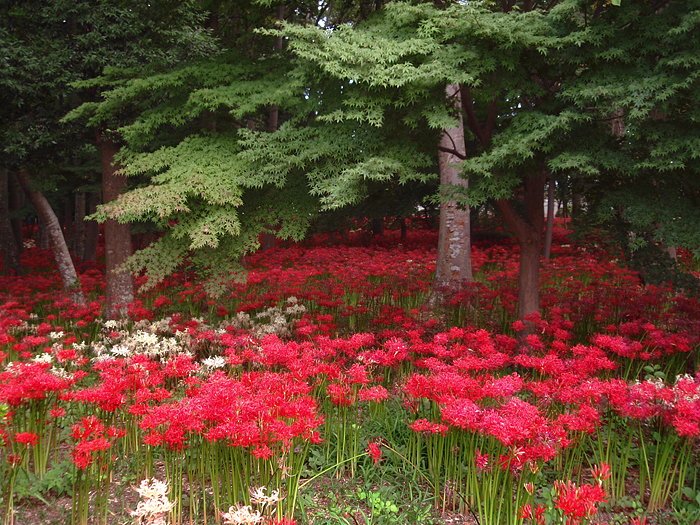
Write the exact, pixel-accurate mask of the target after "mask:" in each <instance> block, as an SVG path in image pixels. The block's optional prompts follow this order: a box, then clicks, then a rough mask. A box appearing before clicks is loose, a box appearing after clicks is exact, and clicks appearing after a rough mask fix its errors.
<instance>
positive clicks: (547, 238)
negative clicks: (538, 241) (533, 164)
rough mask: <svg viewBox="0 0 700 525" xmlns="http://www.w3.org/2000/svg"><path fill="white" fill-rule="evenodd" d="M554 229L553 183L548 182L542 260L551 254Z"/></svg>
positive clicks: (551, 181)
mask: <svg viewBox="0 0 700 525" xmlns="http://www.w3.org/2000/svg"><path fill="white" fill-rule="evenodd" d="M553 229H554V181H553V180H550V181H549V184H548V188H547V227H546V228H545V231H544V254H543V255H544V258H545V259H549V257H550V256H551V254H552V230H553Z"/></svg>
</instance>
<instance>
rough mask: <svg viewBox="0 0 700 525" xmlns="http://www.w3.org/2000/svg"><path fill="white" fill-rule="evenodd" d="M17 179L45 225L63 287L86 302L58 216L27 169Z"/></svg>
mask: <svg viewBox="0 0 700 525" xmlns="http://www.w3.org/2000/svg"><path fill="white" fill-rule="evenodd" d="M17 180H18V181H19V183H20V185H21V186H22V190H24V193H25V194H26V195H27V197H28V198H29V201H30V202H31V203H32V206H34V209H35V210H36V213H37V215H39V219H40V221H41V223H42V224H43V227H44V232H45V235H46V236H47V237H48V239H49V244H50V246H51V249H52V250H53V255H54V258H55V259H56V264H57V265H58V271H59V272H60V274H61V279H62V280H63V288H64V289H65V290H66V293H68V294H69V295H70V297H71V299H72V300H73V301H74V302H76V303H84V302H85V299H84V298H83V292H82V290H81V289H80V280H79V279H78V275H77V273H76V272H75V266H73V259H71V256H70V252H69V251H68V245H67V244H66V239H65V237H63V231H61V225H60V223H59V222H58V218H57V217H56V214H55V213H54V211H53V209H52V208H51V205H50V204H49V202H48V201H47V200H46V197H44V195H43V194H42V193H41V192H40V191H37V190H35V189H33V188H32V182H31V180H30V178H29V174H28V173H27V172H26V170H24V169H21V170H20V171H19V173H18V174H17Z"/></svg>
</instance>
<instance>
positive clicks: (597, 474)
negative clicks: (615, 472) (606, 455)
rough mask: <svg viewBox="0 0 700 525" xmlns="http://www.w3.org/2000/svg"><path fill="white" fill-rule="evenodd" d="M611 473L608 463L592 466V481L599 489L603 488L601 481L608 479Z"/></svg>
mask: <svg viewBox="0 0 700 525" xmlns="http://www.w3.org/2000/svg"><path fill="white" fill-rule="evenodd" d="M611 474H612V471H611V470H610V465H609V464H608V463H601V464H600V465H594V466H593V468H592V469H591V475H592V476H593V479H594V480H595V481H596V483H598V486H599V487H602V486H603V481H605V480H606V479H608V478H609V477H610V475H611Z"/></svg>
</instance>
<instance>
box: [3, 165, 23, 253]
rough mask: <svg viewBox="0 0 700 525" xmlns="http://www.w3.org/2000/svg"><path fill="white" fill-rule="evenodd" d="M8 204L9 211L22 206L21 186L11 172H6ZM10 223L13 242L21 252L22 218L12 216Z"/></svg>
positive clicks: (14, 210)
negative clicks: (13, 237)
mask: <svg viewBox="0 0 700 525" xmlns="http://www.w3.org/2000/svg"><path fill="white" fill-rule="evenodd" d="M8 175H9V177H8V181H7V183H8V195H7V197H8V206H9V208H10V213H13V212H16V211H19V209H20V208H21V207H22V204H23V200H24V196H23V195H22V188H20V187H19V182H17V178H16V177H15V176H14V175H13V174H12V173H9V174H8ZM10 224H11V225H12V233H13V234H14V236H15V244H17V251H18V252H19V253H20V255H21V254H22V251H24V235H23V233H22V219H20V218H12V219H10Z"/></svg>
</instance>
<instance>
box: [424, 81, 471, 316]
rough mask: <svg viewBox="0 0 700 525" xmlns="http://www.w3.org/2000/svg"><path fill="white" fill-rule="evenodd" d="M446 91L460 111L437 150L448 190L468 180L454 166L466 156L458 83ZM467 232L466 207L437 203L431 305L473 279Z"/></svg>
mask: <svg viewBox="0 0 700 525" xmlns="http://www.w3.org/2000/svg"><path fill="white" fill-rule="evenodd" d="M446 92H447V96H448V97H450V98H451V99H452V100H453V101H454V104H455V107H456V108H457V109H458V110H459V124H458V125H457V127H456V128H451V129H445V130H444V132H443V135H442V139H441V140H440V150H439V151H438V161H439V164H440V186H441V187H442V188H445V189H449V187H450V186H463V187H465V188H466V187H467V180H466V179H463V178H462V177H460V176H459V170H458V169H457V167H456V166H455V165H456V164H458V163H459V162H461V160H462V158H464V157H465V143H464V123H463V120H462V113H461V109H462V102H461V95H460V90H459V86H457V85H454V84H451V85H449V86H447V89H446ZM446 150H450V151H454V152H455V153H450V152H448V151H446ZM460 156H461V158H460ZM470 233H471V232H470V224H469V206H462V207H460V206H459V205H458V204H457V202H455V201H454V200H450V201H445V202H442V203H441V205H440V229H439V233H438V253H437V264H436V267H435V278H434V279H433V291H432V294H431V298H430V303H431V305H434V304H435V303H436V302H440V301H441V300H442V298H443V295H444V294H445V293H446V292H450V291H456V290H459V289H460V288H462V286H463V285H464V283H467V282H471V281H473V280H474V278H473V275H472V259H471V235H470Z"/></svg>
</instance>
